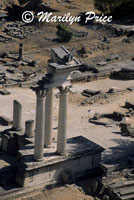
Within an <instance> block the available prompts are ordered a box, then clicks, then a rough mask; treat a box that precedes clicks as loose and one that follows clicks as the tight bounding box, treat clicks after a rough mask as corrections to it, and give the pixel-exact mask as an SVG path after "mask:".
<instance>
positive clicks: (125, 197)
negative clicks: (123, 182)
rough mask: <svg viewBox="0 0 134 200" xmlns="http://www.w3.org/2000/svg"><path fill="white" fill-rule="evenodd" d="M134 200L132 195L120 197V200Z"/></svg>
mask: <svg viewBox="0 0 134 200" xmlns="http://www.w3.org/2000/svg"><path fill="white" fill-rule="evenodd" d="M132 199H134V194H130V195H125V196H122V197H121V200H132Z"/></svg>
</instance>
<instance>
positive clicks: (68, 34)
mask: <svg viewBox="0 0 134 200" xmlns="http://www.w3.org/2000/svg"><path fill="white" fill-rule="evenodd" d="M56 28H57V33H56V34H57V36H58V37H59V38H60V39H61V42H69V41H70V40H71V39H72V36H73V32H72V31H71V30H69V29H68V28H67V27H66V26H65V25H63V24H58V25H57V27H56Z"/></svg>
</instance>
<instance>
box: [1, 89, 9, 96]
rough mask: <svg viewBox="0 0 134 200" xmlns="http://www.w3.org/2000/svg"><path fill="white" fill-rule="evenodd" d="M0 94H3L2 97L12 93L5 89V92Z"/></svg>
mask: <svg viewBox="0 0 134 200" xmlns="http://www.w3.org/2000/svg"><path fill="white" fill-rule="evenodd" d="M0 94H2V95H10V91H8V90H6V89H3V90H0Z"/></svg>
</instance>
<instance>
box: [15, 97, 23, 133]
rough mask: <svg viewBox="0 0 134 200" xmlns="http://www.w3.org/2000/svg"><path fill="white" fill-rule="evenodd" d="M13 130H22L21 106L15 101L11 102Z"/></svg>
mask: <svg viewBox="0 0 134 200" xmlns="http://www.w3.org/2000/svg"><path fill="white" fill-rule="evenodd" d="M13 129H14V130H16V131H20V130H21V129H22V105H21V104H20V103H19V102H18V101H16V100H14V102H13Z"/></svg>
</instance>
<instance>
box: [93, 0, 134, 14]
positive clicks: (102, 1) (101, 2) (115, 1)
mask: <svg viewBox="0 0 134 200" xmlns="http://www.w3.org/2000/svg"><path fill="white" fill-rule="evenodd" d="M94 5H95V7H96V8H97V9H99V10H100V11H102V12H104V13H106V14H113V15H114V16H115V17H118V16H119V17H120V16H127V15H130V14H133V9H134V0H94Z"/></svg>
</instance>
